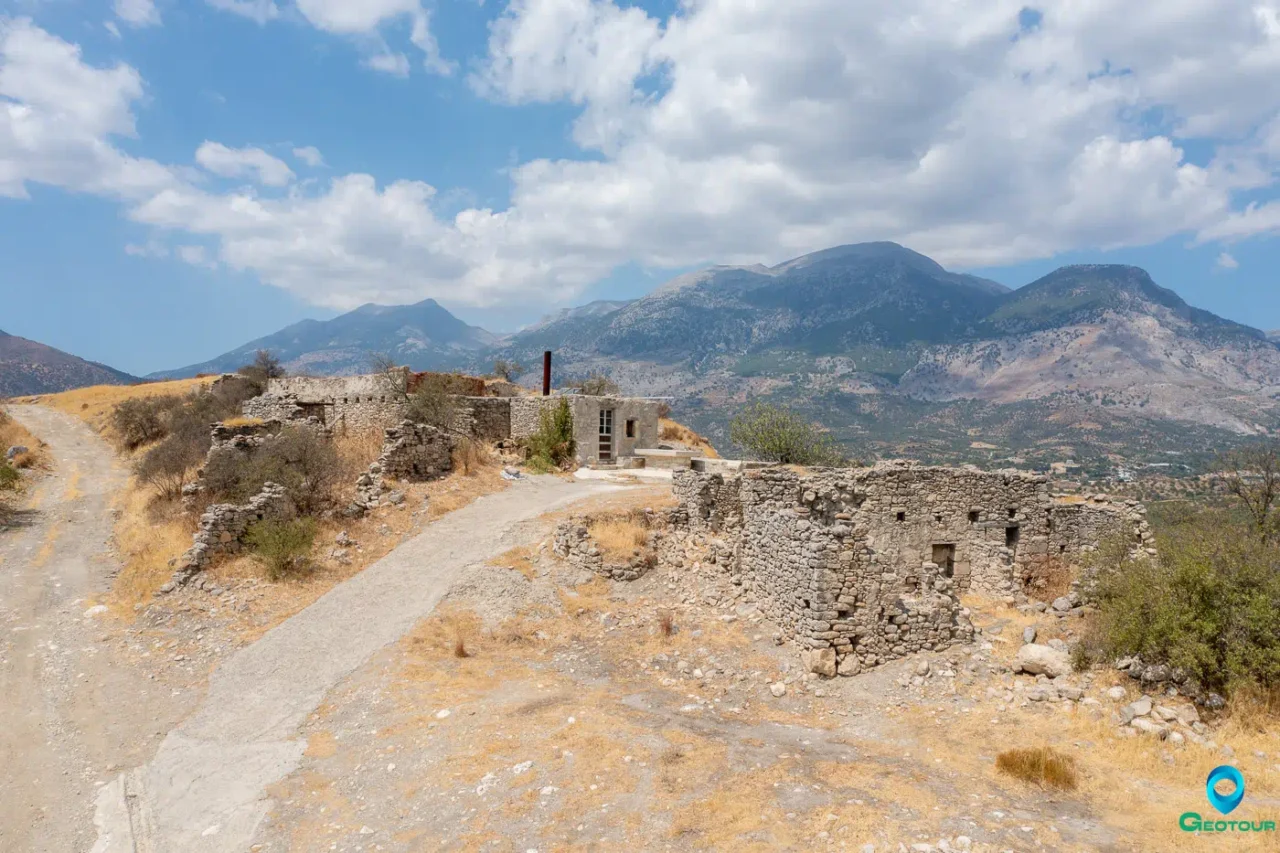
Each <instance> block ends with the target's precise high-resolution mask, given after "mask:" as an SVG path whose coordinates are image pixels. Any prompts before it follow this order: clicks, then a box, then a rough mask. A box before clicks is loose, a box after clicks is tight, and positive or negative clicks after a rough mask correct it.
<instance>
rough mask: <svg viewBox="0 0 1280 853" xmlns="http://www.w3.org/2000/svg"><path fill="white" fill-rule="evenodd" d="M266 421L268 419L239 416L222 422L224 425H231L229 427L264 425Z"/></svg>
mask: <svg viewBox="0 0 1280 853" xmlns="http://www.w3.org/2000/svg"><path fill="white" fill-rule="evenodd" d="M264 423H266V421H264V420H263V419H262V418H246V417H238V418H228V419H227V420H225V421H223V422H222V425H223V426H229V427H247V426H262V425H263V424H264Z"/></svg>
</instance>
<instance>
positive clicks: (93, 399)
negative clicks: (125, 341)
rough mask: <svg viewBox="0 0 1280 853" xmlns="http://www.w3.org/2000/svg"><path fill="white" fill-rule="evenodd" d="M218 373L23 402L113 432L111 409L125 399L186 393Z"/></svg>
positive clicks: (97, 388) (21, 400)
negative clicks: (34, 404)
mask: <svg viewBox="0 0 1280 853" xmlns="http://www.w3.org/2000/svg"><path fill="white" fill-rule="evenodd" d="M214 379H215V377H212V376H206V377H201V378H199V379H175V380H173V381H171V382H144V383H142V384H140V385H94V386H92V387H89V388H76V389H75V390H73V391H63V392H62V393H61V394H41V395H38V396H34V397H19V398H17V402H19V403H39V404H41V405H44V406H49V407H51V408H54V409H57V410H58V411H60V412H65V413H66V414H69V415H75V416H76V417H77V418H80V419H81V420H83V421H84V422H85V423H87V424H88V425H89V426H90V427H92V428H93V429H94V430H95V431H97V432H99V433H101V434H102V435H104V436H107V437H108V438H110V437H112V436H111V411H112V409H114V408H115V407H116V405H117V404H119V403H122V402H124V401H125V400H133V399H137V398H143V397H163V396H165V395H185V394H189V393H191V392H192V391H195V390H196V389H198V388H203V387H205V386H207V385H210V384H212V383H213V381H214Z"/></svg>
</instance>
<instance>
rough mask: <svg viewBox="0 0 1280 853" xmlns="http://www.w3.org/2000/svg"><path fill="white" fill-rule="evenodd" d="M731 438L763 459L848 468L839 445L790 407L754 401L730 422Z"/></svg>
mask: <svg viewBox="0 0 1280 853" xmlns="http://www.w3.org/2000/svg"><path fill="white" fill-rule="evenodd" d="M729 440H730V441H732V442H733V443H734V444H736V445H738V446H740V447H742V448H743V449H744V450H745V451H746V452H747V453H749V454H751V455H752V456H755V457H756V458H757V459H759V460H761V461H764V462H780V463H782V464H784V465H819V466H829V467H834V468H839V467H846V466H848V465H850V464H851V463H850V461H849V460H848V459H846V458H845V455H844V453H843V452H842V451H841V449H840V445H839V444H838V443H837V442H836V440H835V439H834V438H832V437H831V436H830V435H829V434H828V433H824V432H822V431H820V430H819V429H818V428H817V427H815V426H814V425H813V424H811V423H809V422H808V421H806V420H804V419H803V418H801V417H800V416H799V415H797V414H795V413H794V412H792V411H791V410H789V409H786V408H783V407H782V406H775V405H771V404H769V403H753V404H751V405H750V406H749V407H747V409H746V410H745V411H744V412H742V414H740V415H738V416H737V417H736V418H734V419H733V421H732V422H731V423H730V424H729Z"/></svg>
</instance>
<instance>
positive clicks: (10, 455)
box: [4, 444, 28, 462]
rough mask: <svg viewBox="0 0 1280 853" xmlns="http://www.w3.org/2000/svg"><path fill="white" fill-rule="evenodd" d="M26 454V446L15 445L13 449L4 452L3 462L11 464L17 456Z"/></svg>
mask: <svg viewBox="0 0 1280 853" xmlns="http://www.w3.org/2000/svg"><path fill="white" fill-rule="evenodd" d="M26 452H28V448H27V447H26V446H24V445H21V444H15V445H14V446H13V447H10V448H9V449H8V450H6V451H5V454H4V458H5V461H6V462H12V461H13V460H14V459H16V458H17V457H18V456H20V455H22V454H23V453H26Z"/></svg>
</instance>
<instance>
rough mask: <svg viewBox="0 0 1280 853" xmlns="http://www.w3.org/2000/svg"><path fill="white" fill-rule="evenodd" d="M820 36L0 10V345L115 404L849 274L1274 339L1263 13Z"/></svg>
mask: <svg viewBox="0 0 1280 853" xmlns="http://www.w3.org/2000/svg"><path fill="white" fill-rule="evenodd" d="M295 2H296V5H295ZM850 5H851V4H847V3H843V2H839V0H829V2H828V1H827V0H811V1H810V2H808V3H806V4H802V5H801V6H795V7H787V5H786V4H782V5H781V6H779V7H778V8H776V9H761V8H758V6H759V4H751V3H748V2H747V0H698V2H696V3H689V4H687V5H685V6H679V5H678V4H677V3H676V2H674V0H667V1H666V2H652V3H641V4H620V5H615V4H614V3H612V2H599V0H512V2H496V0H488V2H484V3H480V2H477V0H440V2H438V3H435V4H430V3H424V2H420V0H368V2H367V3H364V4H354V5H352V4H349V3H345V2H338V0H276V2H272V0H181V2H179V0H98V2H88V0H0V107H5V108H7V110H0V300H2V302H0V304H3V306H4V308H3V309H2V310H0V329H4V330H5V331H7V332H10V333H12V334H18V335H23V336H26V337H30V338H33V339H36V340H40V341H43V342H46V343H49V344H51V345H53V346H56V347H59V348H61V349H65V350H67V351H70V352H73V353H76V354H78V355H82V356H84V357H86V358H91V359H94V360H99V361H103V362H106V363H108V364H111V365H112V366H115V367H118V368H120V369H123V370H127V371H130V372H134V373H138V374H143V373H147V372H151V371H154V370H160V369H166V368H173V367H177V366H180V365H183V364H188V363H193V362H197V361H201V360H204V359H206V358H210V357H212V356H214V355H217V354H219V353H221V352H224V351H226V350H229V349H231V348H233V347H235V346H238V345H240V344H242V343H244V342H245V341H247V340H249V339H252V338H255V337H258V336H261V335H264V334H267V333H270V332H272V331H275V330H277V329H279V328H280V327H282V326H284V325H286V324H288V323H291V322H294V321H296V320H298V319H301V318H304V317H329V316H334V315H336V314H337V313H340V312H341V311H343V310H346V309H349V308H351V307H354V306H355V305H358V304H360V303H362V302H364V301H379V302H384V303H397V302H409V301H416V300H417V299H421V298H426V297H434V298H436V299H438V300H439V301H440V302H442V303H443V304H445V305H446V306H447V307H449V308H450V309H451V310H453V311H455V313H457V314H458V315H459V316H461V317H463V318H464V319H466V320H468V321H469V322H473V323H476V324H478V325H482V326H485V327H487V328H490V329H492V330H495V331H507V330H512V329H514V328H517V327H518V326H520V325H522V324H524V323H527V322H530V321H532V320H533V319H536V318H537V317H538V316H540V315H542V314H544V313H546V312H548V311H550V310H552V309H554V308H556V307H560V306H563V305H566V304H577V303H580V302H584V301H588V300H590V299H599V298H628V297H634V296H638V295H641V294H643V293H645V292H647V291H648V290H650V289H652V288H653V287H655V286H657V285H658V284H660V283H661V282H662V281H663V280H665V279H666V278H667V277H668V276H669V275H671V274H674V273H676V272H680V271H683V270H686V269H690V268H693V267H696V266H700V265H704V264H707V263H715V262H728V263H744V262H755V261H763V262H765V263H776V262H779V261H782V260H785V259H787V258H789V257H793V256H795V255H798V254H802V253H804V252H806V251H811V250H816V249H820V248H824V247H827V246H830V245H836V244H840V243H848V242H858V241H862V240H877V239H893V240H897V241H898V242H901V243H903V244H905V245H908V246H910V247H912V248H915V249H917V250H918V251H922V252H925V253H926V254H929V255H931V256H932V257H935V258H937V259H938V260H939V261H940V262H942V263H944V265H946V266H948V267H949V268H952V269H963V270H970V271H975V272H978V273H980V274H982V275H986V276H989V277H991V278H994V279H996V280H998V281H1001V282H1003V283H1005V284H1009V285H1011V286H1017V285H1020V284H1025V283H1027V282H1029V281H1031V280H1033V279H1034V278H1036V277H1038V276H1039V275H1043V274H1044V273H1046V272H1048V271H1050V270H1051V269H1053V268H1054V267H1056V266H1058V265H1060V264H1063V263H1079V262H1115V263H1132V264H1137V265H1139V266H1143V267H1145V268H1146V269H1148V270H1149V271H1150V272H1151V273H1152V275H1153V277H1154V278H1155V279H1156V280H1157V281H1158V282H1159V283H1161V284H1163V285H1165V286H1167V287H1171V288H1173V289H1174V290H1176V291H1178V292H1179V293H1180V294H1181V295H1182V296H1183V297H1184V298H1185V299H1187V300H1188V301H1189V302H1191V303H1192V304H1195V305H1198V306H1201V307H1204V308H1208V309H1210V310H1212V311H1215V312H1217V313H1219V314H1222V315H1223V316H1226V317H1229V318H1231V319H1234V320H1238V321H1241V322H1246V323H1249V324H1251V325H1255V326H1260V327H1263V328H1273V327H1280V287H1277V285H1278V284H1280V281H1277V275H1276V273H1275V270H1277V269H1280V242H1277V240H1276V234H1277V232H1278V231H1280V213H1277V207H1276V206H1275V204H1274V201H1273V200H1274V199H1275V198H1276V197H1277V195H1280V193H1277V191H1276V176H1277V174H1278V171H1280V170H1278V165H1280V120H1278V119H1277V115H1278V114H1280V84H1278V83H1277V82H1276V81H1277V80H1280V13H1277V12H1276V10H1275V7H1274V6H1271V5H1268V4H1267V3H1265V2H1264V3H1261V4H1258V3H1234V2H1232V3H1225V4H1224V3H1222V2H1217V3H1214V2H1205V3H1197V2H1195V0H1188V2H1187V3H1185V4H1183V5H1184V6H1185V7H1186V8H1184V9H1182V10H1181V17H1175V16H1168V15H1161V14H1160V13H1159V12H1158V11H1149V12H1144V13H1141V14H1133V13H1132V12H1131V11H1128V10H1131V9H1132V7H1128V10H1127V9H1126V6H1125V4H1123V3H1120V2H1114V3H1109V2H1099V3H1097V4H1093V6H1092V7H1091V9H1089V10H1085V11H1081V10H1080V9H1079V8H1075V7H1071V6H1069V5H1064V4H1052V3H1045V4H1039V5H1038V6H1037V7H1036V8H1035V9H1031V8H1030V7H1024V6H1023V5H1022V4H1016V3H1015V4H1005V3H1003V2H999V0H992V2H977V0H972V2H969V0H961V2H956V3H953V4H950V5H948V6H946V7H945V8H942V7H937V6H936V5H933V4H929V3H928V2H926V0H920V2H918V3H917V2H914V0H911V1H910V2H903V3H895V4H887V3H886V4H881V3H868V4H853V5H855V6H859V8H850ZM915 6H919V7H920V8H918V9H917V8H914V7H915ZM353 9H356V10H357V11H354V12H353V11H352V10H353ZM1267 10H1271V11H1270V12H1268V11H1267ZM1120 23H1123V25H1124V27H1125V28H1127V29H1126V30H1125V38H1123V39H1119V38H1117V37H1116V36H1115V35H1114V30H1115V28H1116V26H1117V25H1118V24H1120ZM1177 56H1181V57H1182V59H1183V63H1182V64H1181V65H1178V64H1175V63H1174V58H1176V57H1177ZM1197 63H1198V65H1197ZM1188 64H1190V65H1191V66H1195V67H1196V68H1198V70H1197V71H1196V73H1194V74H1190V73H1188V72H1186V71H1185V69H1184V66H1187V65H1188ZM1180 75H1185V76H1180ZM365 176H367V177H365ZM1251 205H1252V207H1251Z"/></svg>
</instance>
